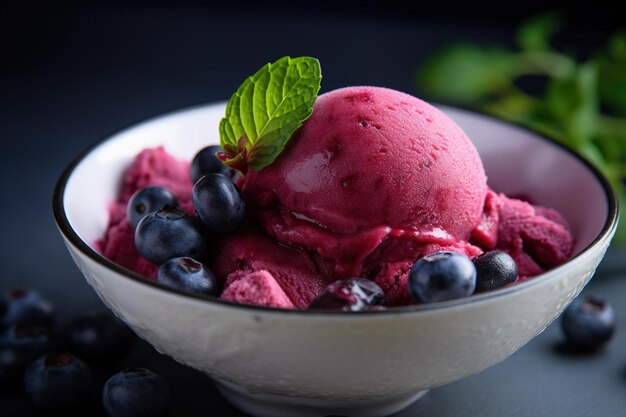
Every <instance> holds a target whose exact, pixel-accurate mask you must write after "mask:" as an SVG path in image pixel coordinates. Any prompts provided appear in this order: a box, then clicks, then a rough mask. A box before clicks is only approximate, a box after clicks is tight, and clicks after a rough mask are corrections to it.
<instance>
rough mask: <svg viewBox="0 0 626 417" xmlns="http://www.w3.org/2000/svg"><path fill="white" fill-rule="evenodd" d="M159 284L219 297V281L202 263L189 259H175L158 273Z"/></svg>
mask: <svg viewBox="0 0 626 417" xmlns="http://www.w3.org/2000/svg"><path fill="white" fill-rule="evenodd" d="M157 282H159V283H161V284H164V285H168V286H170V287H174V288H178V289H181V290H183V291H189V292H195V293H200V294H206V295H217V288H218V287H217V280H216V279H215V276H214V275H213V273H212V272H211V271H210V270H209V269H208V268H206V267H205V266H204V265H203V264H202V263H200V262H198V261H196V260H195V259H193V258H189V257H179V258H173V259H170V260H169V261H166V262H165V263H163V264H162V265H161V266H160V267H159V269H158V271H157Z"/></svg>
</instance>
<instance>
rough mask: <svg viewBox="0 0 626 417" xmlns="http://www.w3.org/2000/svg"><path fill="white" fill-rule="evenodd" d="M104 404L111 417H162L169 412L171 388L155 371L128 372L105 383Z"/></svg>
mask: <svg viewBox="0 0 626 417" xmlns="http://www.w3.org/2000/svg"><path fill="white" fill-rule="evenodd" d="M102 403H103V404H104V409H105V410H106V412H107V414H108V415H109V417H160V416H164V415H165V414H167V412H168V409H169V405H170V389H169V386H168V385H167V382H166V381H165V380H164V379H163V378H162V377H161V376H160V375H157V374H155V373H154V372H151V371H149V370H147V369H144V368H131V369H126V370H124V371H122V372H119V373H117V374H115V375H113V376H112V377H111V378H109V380H108V381H107V382H106V384H105V385H104V389H103V391H102Z"/></svg>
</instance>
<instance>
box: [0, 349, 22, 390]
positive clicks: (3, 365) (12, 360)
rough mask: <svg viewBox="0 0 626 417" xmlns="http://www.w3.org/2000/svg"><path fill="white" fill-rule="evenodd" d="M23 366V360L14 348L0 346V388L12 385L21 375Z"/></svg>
mask: <svg viewBox="0 0 626 417" xmlns="http://www.w3.org/2000/svg"><path fill="white" fill-rule="evenodd" d="M25 366H26V363H25V360H24V358H23V357H22V355H21V354H20V352H19V351H18V350H17V349H16V348H14V347H11V346H3V347H0V388H5V387H9V386H11V385H13V384H14V383H15V382H16V381H17V380H18V379H19V378H20V377H21V376H22V372H24V367H25Z"/></svg>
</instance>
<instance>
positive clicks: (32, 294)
mask: <svg viewBox="0 0 626 417" xmlns="http://www.w3.org/2000/svg"><path fill="white" fill-rule="evenodd" d="M0 319H1V325H0V330H1V329H6V328H8V327H10V326H12V325H15V324H23V325H37V326H52V324H53V322H54V308H53V307H52V304H51V303H50V302H49V301H48V300H46V299H44V298H43V297H42V296H41V294H40V293H39V292H37V291H34V290H28V289H20V288H15V289H10V290H7V291H6V292H5V293H4V300H3V303H2V307H1V308H0Z"/></svg>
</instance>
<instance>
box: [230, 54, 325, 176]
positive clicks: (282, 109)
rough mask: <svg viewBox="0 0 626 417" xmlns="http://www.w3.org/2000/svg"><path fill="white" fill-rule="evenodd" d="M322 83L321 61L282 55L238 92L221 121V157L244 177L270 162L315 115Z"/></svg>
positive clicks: (252, 77)
mask: <svg viewBox="0 0 626 417" xmlns="http://www.w3.org/2000/svg"><path fill="white" fill-rule="evenodd" d="M321 79H322V75H321V69H320V64H319V61H318V60H317V59H315V58H311V57H298V58H291V57H288V56H286V57H283V58H280V59H279V60H278V61H276V62H273V63H268V64H266V65H265V66H263V67H262V68H261V69H260V70H258V71H257V72H256V74H254V75H252V76H251V77H249V78H248V79H246V81H244V83H243V84H241V86H240V87H239V88H238V89H237V91H236V92H235V94H233V96H232V97H231V98H230V100H229V101H228V104H227V105H226V115H225V116H224V118H223V119H222V120H221V122H220V127H219V131H220V144H221V146H222V149H223V150H224V152H223V154H222V155H220V158H221V159H222V160H224V163H226V164H227V165H229V166H231V167H232V168H235V169H238V170H239V171H241V172H243V173H245V172H246V171H247V169H252V170H255V171H258V170H260V169H262V168H264V167H266V166H267V165H269V164H271V163H272V162H273V161H274V160H275V159H276V157H277V156H278V155H279V154H280V153H281V152H282V150H283V149H284V148H285V145H286V144H287V141H288V140H289V139H290V138H291V135H292V134H293V133H294V131H295V130H296V129H298V128H299V127H300V126H301V125H302V123H304V121H305V120H306V119H308V118H309V116H311V113H312V112H313V104H314V103H315V100H316V99H317V93H318V92H319V89H320V82H321Z"/></svg>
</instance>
